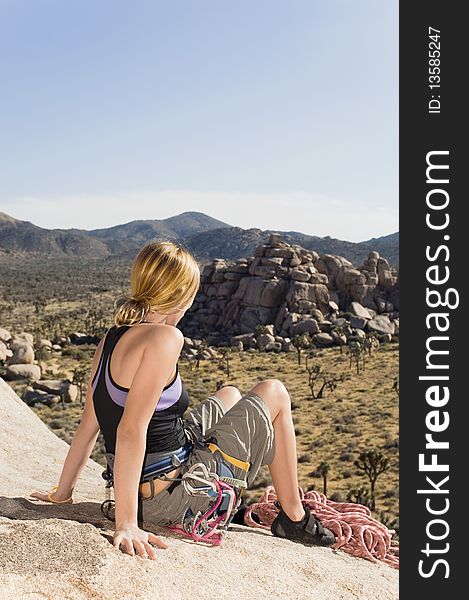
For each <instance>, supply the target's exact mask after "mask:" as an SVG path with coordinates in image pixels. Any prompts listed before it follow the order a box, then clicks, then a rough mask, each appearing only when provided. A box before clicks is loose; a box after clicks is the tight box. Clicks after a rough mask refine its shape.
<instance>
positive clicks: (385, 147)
mask: <svg viewBox="0 0 469 600" xmlns="http://www.w3.org/2000/svg"><path fill="white" fill-rule="evenodd" d="M0 52H1V56H2V57H3V59H2V61H1V64H0V84H1V89H2V93H1V98H0V132H1V134H0V210H2V211H4V212H7V213H8V214H11V215H12V216H14V217H16V218H19V219H24V220H28V221H31V222H33V223H35V224H37V225H40V226H42V227H64V228H68V227H80V228H84V229H93V228H95V227H106V226H112V225H115V224H117V223H124V222H127V221H131V220H134V219H160V218H166V217H169V216H172V215H174V214H178V213H180V212H183V211H185V210H196V211H201V212H205V213H207V214H210V215H211V216H213V217H215V218H218V219H221V220H222V221H226V222H228V223H230V224H232V225H238V226H241V227H261V228H264V229H267V228H272V229H283V230H297V231H303V232H304V233H308V234H310V235H331V236H333V237H339V238H342V239H348V240H352V241H359V240H363V239H367V238H370V237H374V236H379V235H386V234H388V233H391V232H393V231H396V230H397V229H398V3H397V0H392V1H388V0H378V1H377V0H374V1H373V0H356V1H354V0H289V1H287V0H283V1H278V0H250V1H247V0H236V1H232V0H231V1H227V0H197V1H196V0H185V1H182V0H173V1H169V0H167V1H165V2H162V1H160V0H153V1H146V0H133V1H130V0H128V1H122V0H112V1H108V0H81V1H76V0H67V1H66V2H64V1H63V0H0Z"/></svg>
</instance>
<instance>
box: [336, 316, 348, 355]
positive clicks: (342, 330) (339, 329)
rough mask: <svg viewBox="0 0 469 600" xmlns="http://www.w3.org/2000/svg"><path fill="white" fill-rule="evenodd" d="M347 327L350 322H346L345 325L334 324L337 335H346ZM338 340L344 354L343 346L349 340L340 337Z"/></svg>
mask: <svg viewBox="0 0 469 600" xmlns="http://www.w3.org/2000/svg"><path fill="white" fill-rule="evenodd" d="M347 328H348V323H344V324H343V325H334V328H333V331H335V332H336V333H337V335H339V336H342V335H345V331H346V330H347ZM338 340H339V341H338V343H339V349H340V353H341V354H343V350H342V347H343V346H345V344H346V343H347V342H343V340H342V339H341V338H340V337H339V338H338Z"/></svg>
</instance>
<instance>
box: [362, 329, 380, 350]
mask: <svg viewBox="0 0 469 600" xmlns="http://www.w3.org/2000/svg"><path fill="white" fill-rule="evenodd" d="M363 341H364V345H365V349H366V350H368V355H369V356H371V355H372V353H373V352H374V351H375V350H377V349H378V348H379V340H378V334H377V333H376V331H370V332H368V333H367V334H366V338H365V339H364V340H363Z"/></svg>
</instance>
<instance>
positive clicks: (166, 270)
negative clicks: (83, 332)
mask: <svg viewBox="0 0 469 600" xmlns="http://www.w3.org/2000/svg"><path fill="white" fill-rule="evenodd" d="M199 285H200V270H199V266H198V264H197V261H196V260H195V258H194V257H193V256H192V254H191V253H190V252H189V250H187V249H186V248H184V247H182V246H180V245H178V244H177V243H175V242H171V241H159V242H155V241H153V242H148V243H147V244H145V246H143V248H141V250H140V251H139V253H138V254H137V256H136V257H135V259H134V262H133V264H132V269H131V274H130V287H131V295H130V296H126V297H124V298H120V299H118V300H116V302H115V303H114V308H115V309H116V313H115V315H114V323H115V325H116V326H117V327H120V326H121V325H135V324H137V323H141V322H142V321H144V320H145V316H146V314H147V312H148V311H150V310H156V311H158V312H159V313H161V314H169V313H171V312H172V311H173V309H175V308H177V307H181V308H182V307H184V306H186V305H188V304H189V302H190V301H191V300H192V299H193V297H194V296H195V294H196V293H197V290H198V289H199Z"/></svg>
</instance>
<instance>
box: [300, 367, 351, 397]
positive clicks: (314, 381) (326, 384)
mask: <svg viewBox="0 0 469 600" xmlns="http://www.w3.org/2000/svg"><path fill="white" fill-rule="evenodd" d="M307 371H308V375H309V378H308V385H309V389H310V390H311V395H312V397H313V398H314V399H315V400H317V399H318V398H323V397H324V393H325V391H326V390H328V391H330V392H333V391H334V390H335V389H336V387H337V384H338V383H340V382H342V381H344V380H345V379H346V377H347V376H346V375H345V374H344V373H342V375H339V376H338V377H336V376H333V375H329V374H328V373H326V372H325V371H324V369H323V367H322V366H320V365H314V366H313V367H307ZM319 380H322V383H320V384H319V383H318V381H319ZM316 385H321V387H320V388H319V391H318V393H317V394H315V392H314V388H315V386H316Z"/></svg>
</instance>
